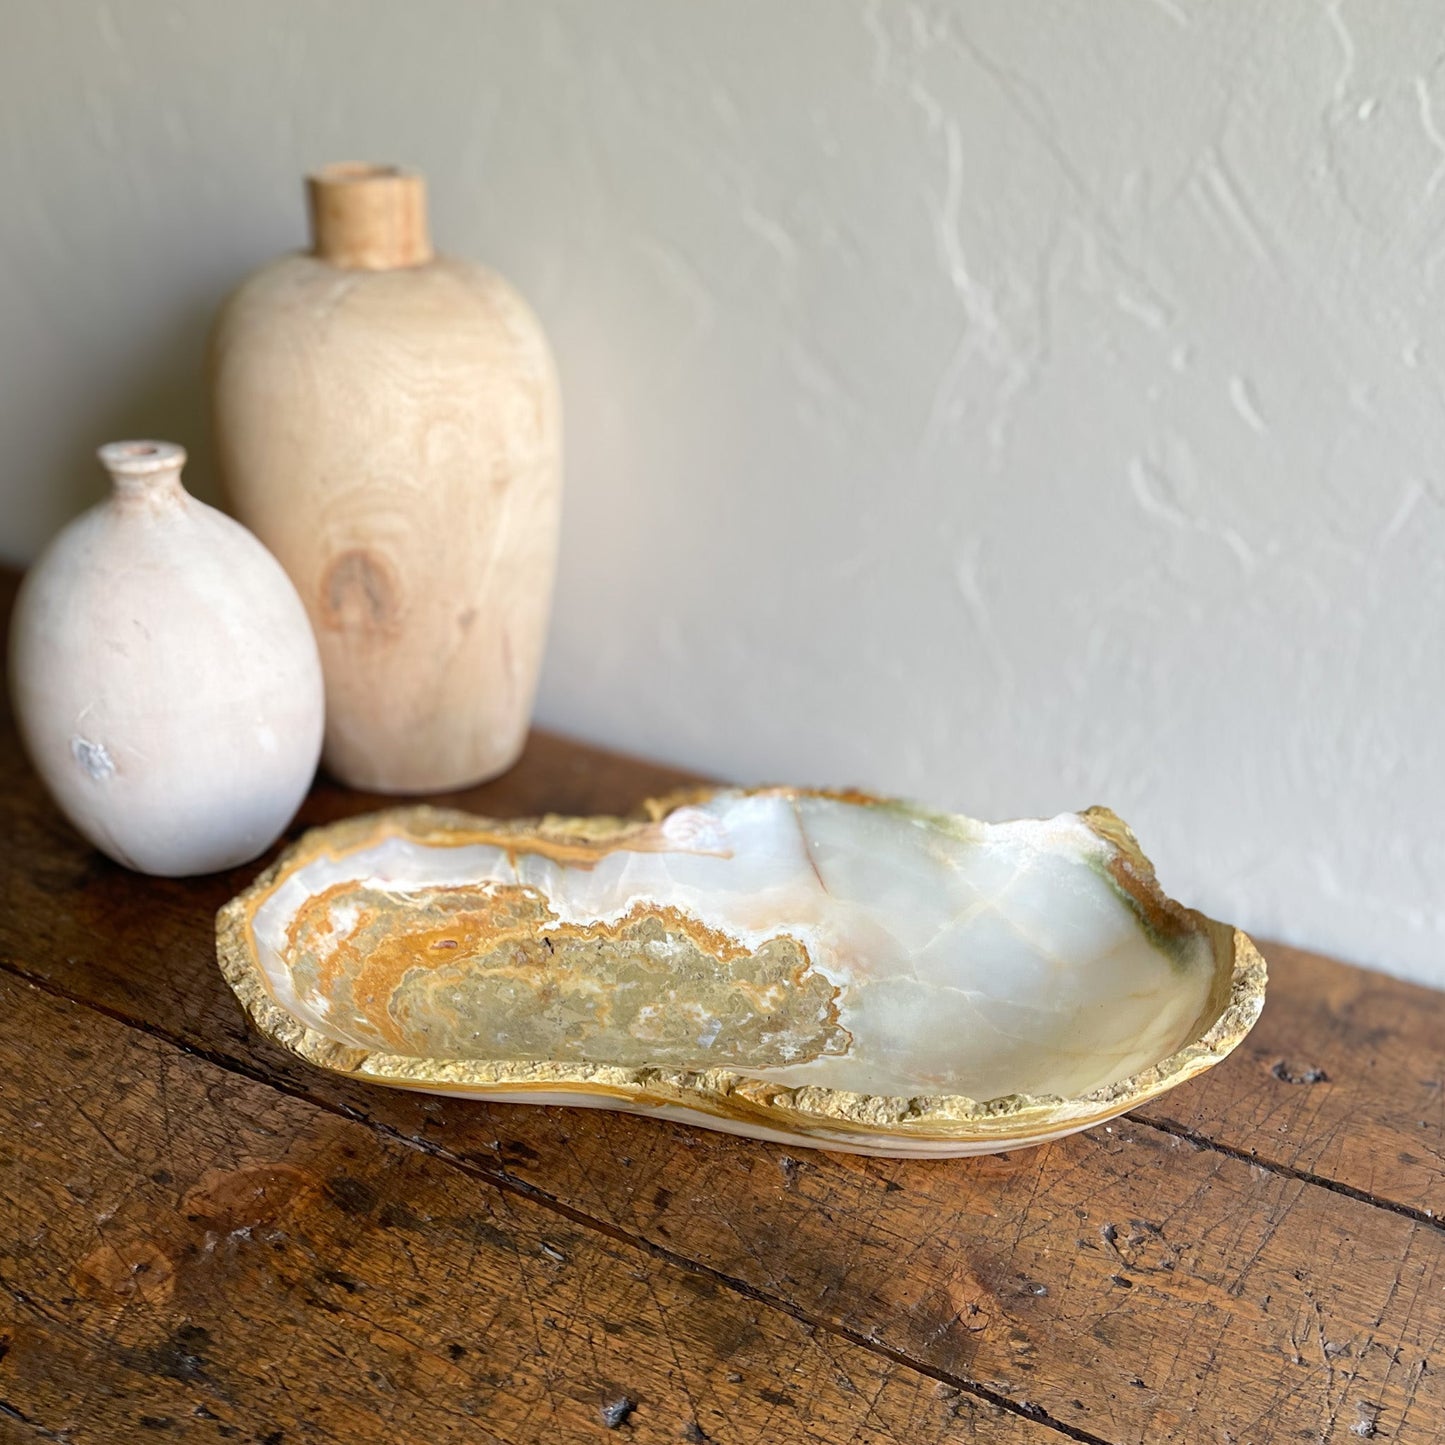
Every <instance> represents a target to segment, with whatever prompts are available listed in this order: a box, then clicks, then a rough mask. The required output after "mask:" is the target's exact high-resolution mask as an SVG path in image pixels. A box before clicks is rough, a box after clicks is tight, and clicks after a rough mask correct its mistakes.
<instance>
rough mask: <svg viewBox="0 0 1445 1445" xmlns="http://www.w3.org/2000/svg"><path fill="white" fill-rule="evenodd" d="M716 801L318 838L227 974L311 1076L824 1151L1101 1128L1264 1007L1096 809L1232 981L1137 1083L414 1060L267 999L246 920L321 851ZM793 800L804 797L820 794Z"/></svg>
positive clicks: (239, 946)
mask: <svg viewBox="0 0 1445 1445" xmlns="http://www.w3.org/2000/svg"><path fill="white" fill-rule="evenodd" d="M719 791H731V790H728V789H689V790H687V791H686V792H683V793H679V794H672V795H670V796H668V797H667V798H665V799H658V800H651V801H649V802H647V803H645V804H644V805H643V806H642V808H640V809H639V811H638V815H637V816H635V817H633V818H616V817H605V816H599V817H592V818H568V817H562V816H559V815H555V814H548V815H547V816H546V817H543V818H540V819H537V818H521V819H491V818H484V817H479V816H474V815H472V814H468V813H462V812H458V811H455V810H451V809H439V808H431V807H425V806H423V807H411V808H394V809H389V810H387V811H385V812H382V813H372V814H368V815H364V816H361V817H356V818H348V819H344V820H342V821H340V822H337V823H332V824H329V825H327V826H325V827H321V828H314V829H312V830H310V831H309V832H307V833H306V834H304V835H303V836H302V837H301V838H300V839H299V840H298V841H297V842H296V843H294V844H293V845H292V846H291V847H289V848H288V849H286V851H285V852H284V853H283V854H282V855H281V856H280V857H279V858H278V859H277V860H276V861H275V862H274V863H273V864H272V865H271V866H270V867H269V868H267V869H266V870H265V872H263V873H262V874H261V875H260V876H259V877H258V878H257V879H256V881H255V882H254V883H252V884H251V886H250V887H249V888H247V889H245V890H244V891H243V892H242V893H240V894H238V895H237V896H236V897H235V898H233V899H232V900H231V901H230V902H229V903H227V904H226V905H225V906H224V907H223V908H222V909H221V910H220V912H219V914H218V915H217V920H216V934H217V958H218V961H219V963H220V967H221V972H222V974H223V975H224V976H225V978H226V981H227V983H229V984H230V986H231V988H232V990H233V991H234V992H235V994H236V996H237V997H238V998H239V999H240V1001H241V1003H242V1005H243V1006H244V1008H245V1010H246V1012H247V1013H248V1014H249V1015H250V1017H251V1019H252V1021H253V1022H254V1023H255V1025H256V1027H257V1028H259V1029H260V1030H261V1032H262V1033H263V1034H265V1035H266V1036H267V1037H268V1038H270V1039H271V1040H272V1041H273V1042H275V1043H278V1044H280V1045H281V1046H282V1047H283V1048H285V1049H287V1050H288V1051H289V1052H291V1053H293V1054H296V1055H297V1056H298V1057H299V1058H301V1059H303V1060H305V1061H306V1062H307V1063H309V1064H313V1065H316V1066H318V1067H320V1068H323V1069H327V1070H330V1071H331V1072H334V1073H340V1074H344V1075H348V1076H350V1077H353V1078H360V1079H365V1080H368V1081H371V1082H376V1083H385V1084H392V1085H396V1086H400V1087H403V1088H413V1089H423V1090H426V1089H433V1090H439V1091H446V1092H455V1093H476V1094H477V1095H479V1096H486V1095H487V1094H493V1093H503V1092H508V1093H519V1092H531V1091H536V1092H539V1093H540V1092H556V1091H562V1092H567V1091H572V1092H577V1093H585V1094H595V1095H599V1096H603V1097H607V1098H613V1099H616V1100H617V1101H618V1102H619V1103H623V1104H626V1105H628V1106H630V1107H633V1108H640V1109H646V1108H648V1107H655V1106H664V1105H671V1106H674V1107H682V1108H687V1109H692V1110H696V1111H697V1112H699V1113H702V1114H707V1115H710V1116H712V1117H715V1118H723V1119H730V1120H737V1121H742V1122H752V1123H756V1124H758V1125H759V1126H764V1127H768V1128H772V1129H781V1130H791V1131H794V1132H797V1133H802V1134H814V1135H816V1136H818V1137H819V1138H820V1139H824V1140H825V1139H826V1137H827V1136H828V1135H829V1134H830V1133H841V1132H848V1133H861V1134H864V1135H869V1134H874V1135H898V1136H900V1137H905V1138H908V1139H911V1140H915V1141H918V1142H920V1143H921V1142H924V1141H928V1140H937V1141H939V1142H952V1143H963V1142H969V1141H975V1140H976V1141H979V1142H984V1143H987V1142H997V1143H998V1144H999V1145H1000V1146H1004V1145H1008V1144H1017V1143H1019V1142H1022V1141H1025V1140H1027V1139H1029V1138H1031V1137H1033V1136H1038V1137H1040V1138H1043V1137H1048V1136H1052V1135H1054V1134H1057V1133H1059V1132H1060V1131H1064V1130H1070V1129H1076V1128H1084V1127H1087V1126H1088V1124H1089V1123H1091V1122H1102V1121H1103V1120H1106V1119H1110V1118H1113V1117H1115V1116H1117V1115H1119V1114H1121V1113H1126V1112H1127V1111H1128V1110H1130V1109H1133V1108H1135V1107H1137V1106H1138V1105H1139V1104H1141V1103H1143V1102H1144V1101H1145V1100H1147V1099H1150V1098H1153V1097H1154V1096H1156V1095H1158V1094H1161V1093H1163V1092H1165V1091H1166V1090H1168V1089H1172V1088H1174V1087H1175V1086H1176V1085H1178V1084H1181V1083H1183V1082H1184V1081H1185V1080H1187V1079H1191V1078H1193V1077H1195V1075H1197V1074H1200V1073H1203V1072H1204V1070H1206V1069H1208V1068H1211V1067H1213V1065H1215V1064H1217V1063H1218V1062H1219V1061H1220V1060H1221V1059H1223V1058H1224V1057H1225V1056H1226V1055H1228V1054H1229V1053H1230V1052H1231V1051H1232V1050H1233V1049H1234V1048H1235V1047H1236V1046H1237V1045H1238V1044H1239V1043H1240V1041H1241V1040H1242V1039H1243V1038H1244V1037H1245V1035H1246V1034H1247V1033H1248V1032H1249V1031H1250V1029H1251V1028H1252V1027H1253V1026H1254V1024H1255V1021H1256V1020H1257V1019H1258V1018H1259V1015H1260V1011H1261V1010H1262V1008H1263V1007H1264V996H1265V988H1266V984H1267V981H1268V980H1267V971H1266V967H1265V961H1264V959H1263V957H1262V956H1261V955H1260V953H1259V950H1258V949H1257V948H1256V947H1255V945H1254V943H1253V941H1252V940H1251V939H1250V938H1249V937H1248V936H1247V935H1246V934H1244V933H1242V932H1241V931H1240V930H1239V929H1237V928H1231V927H1229V926H1228V925H1226V924H1222V923H1218V922H1216V921H1215V920H1213V919H1209V918H1205V917H1204V915H1202V914H1199V913H1196V912H1195V911H1194V910H1192V909H1186V908H1184V907H1183V905H1181V904H1178V903H1176V902H1174V900H1172V899H1170V898H1169V897H1168V896H1167V895H1166V894H1165V893H1164V892H1163V890H1162V889H1161V888H1160V887H1159V884H1158V882H1157V879H1156V878H1155V873H1154V868H1153V865H1152V864H1151V863H1150V862H1149V860H1148V859H1147V858H1146V857H1145V856H1144V854H1143V853H1142V851H1141V850H1140V849H1139V846H1138V843H1137V841H1136V840H1135V838H1134V835H1133V833H1132V832H1131V831H1130V830H1129V829H1128V827H1127V826H1126V825H1125V824H1124V823H1123V821H1122V820H1121V819H1119V818H1118V817H1117V815H1115V814H1114V813H1112V812H1110V811H1109V810H1108V809H1106V808H1090V809H1088V810H1086V811H1085V812H1083V813H1081V814H1079V815H1078V816H1079V817H1080V818H1081V819H1082V820H1083V821H1084V822H1085V823H1086V824H1087V825H1088V826H1089V827H1090V828H1091V829H1092V830H1093V831H1094V832H1095V833H1096V834H1097V835H1098V836H1099V837H1100V838H1101V839H1102V840H1103V841H1104V842H1106V843H1107V844H1109V845H1110V846H1113V847H1115V848H1117V849H1118V850H1119V851H1120V853H1121V854H1122V855H1123V856H1124V858H1125V860H1126V861H1127V862H1128V864H1129V865H1130V867H1129V870H1128V871H1129V877H1130V888H1129V891H1130V892H1137V896H1138V898H1139V901H1140V902H1144V903H1148V904H1152V905H1156V906H1158V907H1161V908H1164V909H1167V910H1169V911H1170V912H1173V913H1177V914H1178V915H1181V916H1188V917H1190V918H1192V919H1195V920H1197V921H1198V923H1199V924H1200V925H1201V926H1202V927H1204V928H1205V929H1206V930H1207V932H1208V934H1209V937H1210V940H1211V943H1212V946H1213V950H1214V957H1215V971H1216V980H1217V981H1218V982H1219V983H1222V982H1223V980H1224V978H1225V977H1226V976H1227V978H1228V990H1227V994H1226V993H1225V991H1224V990H1223V989H1222V988H1218V987H1217V988H1216V989H1215V990H1214V991H1213V999H1214V1003H1213V1004H1212V1006H1211V1009H1210V1010H1209V1012H1210V1013H1212V1014H1213V1015H1214V1016H1213V1017H1212V1018H1206V1019H1201V1020H1200V1023H1201V1024H1202V1025H1207V1026H1205V1027H1203V1029H1202V1032H1201V1033H1200V1034H1199V1036H1198V1037H1197V1038H1195V1039H1194V1040H1193V1041H1191V1042H1190V1043H1188V1044H1186V1045H1185V1046H1184V1047H1183V1048H1182V1049H1180V1050H1178V1051H1177V1052H1176V1053H1174V1054H1172V1055H1170V1056H1169V1057H1168V1058H1166V1059H1163V1060H1161V1062H1159V1063H1158V1064H1155V1065H1153V1066H1152V1067H1150V1068H1148V1069H1144V1070H1142V1071H1140V1072H1139V1073H1137V1074H1133V1075H1131V1076H1130V1077H1129V1078H1126V1079H1121V1080H1120V1081H1119V1082H1117V1083H1114V1084H1110V1085H1108V1086H1106V1087H1104V1088H1102V1089H1095V1090H1092V1091H1091V1092H1089V1093H1087V1094H1080V1095H1077V1096H1074V1097H1072V1098H1067V1099H1063V1098H1058V1097H1053V1096H1046V1095H1045V1096H1034V1095H1027V1094H1011V1095H1007V1096H1005V1097H1003V1098H998V1099H989V1100H975V1099H970V1098H968V1097H966V1096H965V1095H961V1094H952V1095H947V1094H946V1095H916V1096H912V1097H907V1096H902V1095H877V1094H857V1093H850V1092H847V1091H844V1090H840V1089H829V1088H821V1087H818V1086H814V1085H809V1086H801V1087H784V1086H780V1085H776V1084H770V1083H767V1082H766V1081H763V1080H758V1079H754V1078H750V1077H748V1076H746V1075H743V1074H737V1073H733V1072H731V1071H730V1070H726V1069H709V1070H706V1071H704V1072H689V1071H683V1070H669V1069H652V1068H641V1069H628V1068H619V1067H615V1066H611V1065H591V1064H559V1063H550V1062H536V1061H530V1060H516V1061H506V1060H489V1061H476V1060H469V1059H462V1060H458V1059H419V1058H413V1057H409V1056H403V1055H396V1054H386V1053H379V1052H373V1051H368V1050H365V1049H358V1048H352V1047H349V1046H347V1045H344V1044H339V1043H337V1042H335V1041H334V1040H331V1039H328V1038H326V1037H325V1036H324V1035H322V1034H320V1033H317V1032H316V1031H315V1030H313V1029H311V1028H309V1027H308V1026H307V1025H305V1024H303V1023H301V1022H300V1021H299V1020H298V1019H296V1018H295V1017H294V1016H293V1015H291V1014H290V1013H288V1012H287V1011H286V1010H285V1009H283V1008H282V1007H281V1005H280V1004H278V1003H277V1002H276V1000H275V999H274V998H273V997H272V995H271V993H270V990H269V989H268V988H267V986H266V982H265V978H264V976H263V974H262V972H261V969H260V966H259V964H258V963H257V961H256V958H255V955H254V952H253V950H252V947H251V940H250V916H251V914H252V913H253V912H254V910H255V908H256V907H258V906H259V905H260V903H261V901H262V900H263V899H264V898H265V897H266V896H267V895H268V894H269V893H270V892H271V891H272V889H273V888H274V887H275V886H276V884H277V883H278V882H279V881H280V880H281V879H282V878H283V877H284V876H286V875H287V874H288V873H289V872H291V871H292V870H293V869H295V868H297V867H299V866H301V865H302V864H303V863H305V862H309V861H310V860H311V859H312V858H314V857H316V856H317V855H319V854H320V853H322V852H331V853H333V854H340V853H346V852H349V851H352V850H353V849H355V848H359V847H362V846H365V845H366V844H368V843H370V842H372V841H374V840H375V839H376V837H377V836H378V835H380V834H382V833H405V834H409V835H411V836H412V837H415V838H417V839H419V840H424V841H429V842H433V843H437V842H444V841H446V835H448V834H453V833H455V834H475V833H477V832H479V831H485V832H486V833H489V834H492V835H494V836H510V835H516V836H527V837H540V838H544V839H547V840H549V841H552V842H557V843H565V842H586V843H599V842H606V841H611V840H615V839H620V838H622V837H624V836H625V835H626V834H628V833H630V832H633V831H636V830H639V829H641V828H645V827H647V826H648V823H649V821H650V820H655V819H657V818H660V817H662V816H665V814H666V813H667V812H669V811H670V810H671V809H672V808H673V807H676V806H679V805H681V804H682V803H684V802H697V801H699V800H701V799H703V798H706V797H708V796H711V795H712V794H713V793H714V792H719ZM748 791H754V792H768V791H773V790H772V789H753V790H748ZM789 791H794V790H789ZM796 791H797V792H798V793H799V795H807V794H808V793H810V792H811V791H812V790H806V789H798V790H796ZM846 796H847V797H848V798H849V800H850V801H858V802H865V801H866V802H868V803H870V804H874V805H876V806H880V807H887V808H890V809H894V810H901V811H905V812H908V813H910V814H914V815H916V816H927V817H930V818H934V817H935V816H936V815H933V814H926V813H924V812H923V811H922V810H919V809H914V808H912V807H911V806H910V805H908V804H900V803H896V802H892V801H890V800H886V799H865V798H864V797H862V796H861V795H858V794H849V795H846ZM956 822H957V823H958V824H959V825H960V826H961V827H964V828H968V829H969V830H970V831H972V830H974V829H976V828H977V827H978V825H977V824H976V823H974V822H973V820H971V819H964V818H959V819H957V820H956ZM459 841H460V840H459ZM1221 996H1222V997H1223V1005H1222V1007H1220V1004H1219V1000H1220V998H1221Z"/></svg>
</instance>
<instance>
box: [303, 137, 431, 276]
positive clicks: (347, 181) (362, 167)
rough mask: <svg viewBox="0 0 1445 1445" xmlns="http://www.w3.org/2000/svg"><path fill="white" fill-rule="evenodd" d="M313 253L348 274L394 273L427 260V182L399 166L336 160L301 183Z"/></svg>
mask: <svg viewBox="0 0 1445 1445" xmlns="http://www.w3.org/2000/svg"><path fill="white" fill-rule="evenodd" d="M306 198H307V204H308V206H309V208H310V212H311V244H312V250H313V251H314V253H315V254H316V255H317V256H319V257H320V258H321V259H322V260H323V261H327V262H330V264H331V265H333V266H340V267H342V268H344V269H346V270H352V271H394V270H397V269H399V268H401V267H405V266H422V265H425V264H426V263H427V262H428V261H430V260H431V259H432V254H433V253H432V245H431V234H430V232H429V231H428V229H427V217H426V181H425V179H424V178H423V177H422V176H420V175H418V174H417V173H416V172H415V171H406V170H402V169H401V168H400V167H399V166H381V165H371V164H368V163H367V162H364V161H340V162H338V163H336V164H334V165H329V166H323V167H322V168H321V169H320V170H319V171H316V172H314V173H313V174H312V175H309V176H307V178H306Z"/></svg>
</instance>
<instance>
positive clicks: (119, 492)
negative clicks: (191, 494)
mask: <svg viewBox="0 0 1445 1445" xmlns="http://www.w3.org/2000/svg"><path fill="white" fill-rule="evenodd" d="M96 455H97V456H99V457H100V464H101V466H103V467H104V468H105V469H106V471H107V472H109V473H110V482H111V488H112V492H113V495H114V496H115V497H116V498H118V499H120V500H123V501H125V500H132V499H142V498H143V499H146V500H152V501H161V500H166V499H171V498H178V497H181V496H184V495H185V489H184V488H183V487H182V486H181V468H182V467H184V466H185V464H186V449H185V447H182V446H177V445H176V444H175V442H158V441H132V442H107V443H106V445H105V446H103V447H101V449H100V450H99V452H97V453H96Z"/></svg>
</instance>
